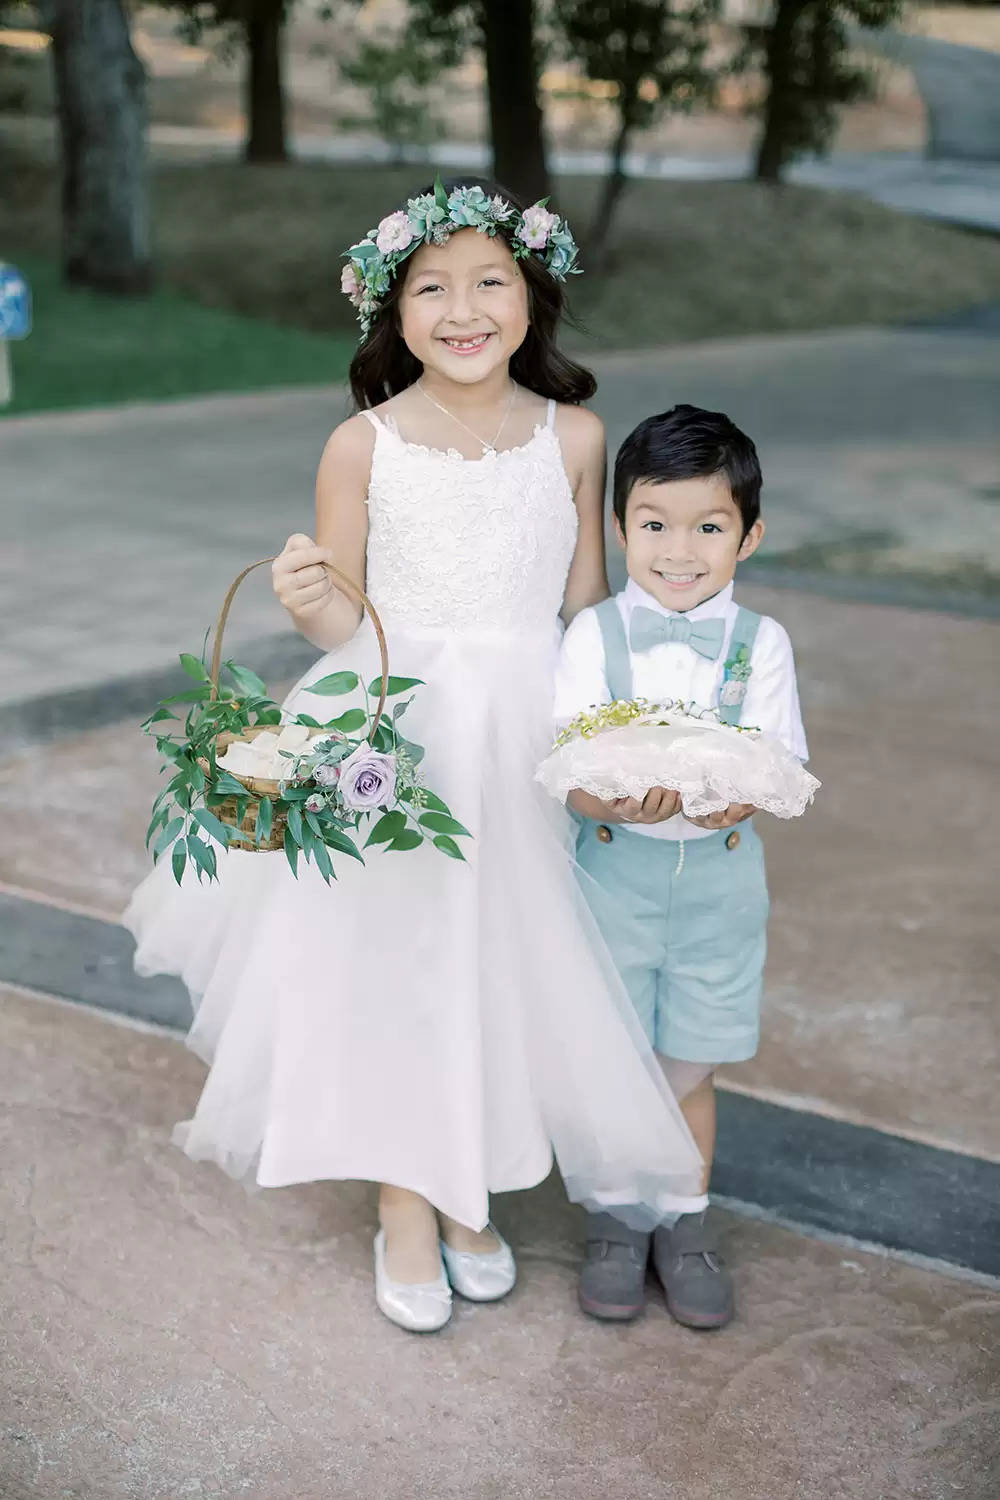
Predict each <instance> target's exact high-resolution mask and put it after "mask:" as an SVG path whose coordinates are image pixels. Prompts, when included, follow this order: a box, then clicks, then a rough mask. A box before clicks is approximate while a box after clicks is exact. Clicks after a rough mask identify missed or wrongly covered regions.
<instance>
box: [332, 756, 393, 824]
mask: <svg viewBox="0 0 1000 1500" xmlns="http://www.w3.org/2000/svg"><path fill="white" fill-rule="evenodd" d="M395 795H396V760H395V757H394V756H392V755H381V754H380V753H379V751H377V750H373V749H372V747H371V746H370V745H359V746H358V748H357V749H356V750H353V751H352V752H351V754H350V755H349V756H348V757H347V759H346V760H344V761H342V762H341V764H340V797H341V801H342V802H343V804H344V806H345V807H349V808H350V809H351V811H352V812H373V811H374V809H375V808H376V807H385V806H387V805H388V803H390V802H391V801H392V800H393V798H394V797H395Z"/></svg>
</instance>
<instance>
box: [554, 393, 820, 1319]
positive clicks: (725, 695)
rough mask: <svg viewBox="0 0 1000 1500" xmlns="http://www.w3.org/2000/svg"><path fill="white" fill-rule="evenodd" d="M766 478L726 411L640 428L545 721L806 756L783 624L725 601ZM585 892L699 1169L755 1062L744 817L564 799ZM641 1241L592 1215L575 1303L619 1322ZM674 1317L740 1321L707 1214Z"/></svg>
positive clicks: (763, 890)
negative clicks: (613, 719) (577, 721)
mask: <svg viewBox="0 0 1000 1500" xmlns="http://www.w3.org/2000/svg"><path fill="white" fill-rule="evenodd" d="M760 487H761V474H760V466H759V464H758V461H757V453H756V450H755V448H754V445H753V443H752V442H751V441H750V439H749V438H748V437H747V436H746V435H745V434H744V433H742V432H741V431H740V430H739V428H737V427H736V426H734V424H733V423H732V422H731V421H730V420H729V418H728V417H726V416H723V415H722V413H721V412H710V411H703V410H701V409H699V408H697V407H694V406H675V407H674V408H673V409H672V410H671V411H668V412H664V413H663V414H661V415H660V416H655V417H649V418H648V419H647V420H646V421H645V422H642V423H640V425H639V426H638V427H637V428H636V429H635V431H634V432H633V433H632V434H631V436H629V437H628V438H626V440H625V442H624V443H623V444H622V447H621V450H620V452H619V454H618V458H617V461H616V463H615V476H614V518H615V530H616V533H617V536H618V540H619V542H620V543H621V545H622V547H623V548H624V549H625V561H626V567H627V570H628V575H629V577H628V585H627V587H626V588H625V590H624V591H623V592H622V593H620V594H618V595H617V596H616V597H615V598H613V599H608V600H605V602H604V603H603V604H600V605H598V606H597V607H596V608H594V609H587V610H584V611H583V612H582V614H580V615H579V616H578V617H577V618H576V619H575V620H574V621H573V623H572V624H571V625H570V627H569V629H568V630H567V632H566V635H565V638H564V641H563V646H562V652H561V656H560V660H559V666H558V670H557V675H556V703H555V716H556V719H557V721H558V722H559V724H560V725H564V724H566V723H567V722H568V721H569V720H570V719H572V718H573V717H574V716H575V715H576V714H577V713H579V712H580V711H581V710H583V709H586V708H589V707H591V706H593V705H595V704H600V703H608V702H611V701H612V700H614V699H618V698H624V699H630V698H636V697H642V698H647V699H649V700H650V701H653V702H657V701H659V702H663V701H665V700H667V699H681V700H683V701H684V702H686V703H689V702H692V701H693V702H695V703H697V704H698V705H700V706H715V707H718V708H719V711H720V714H721V716H722V717H723V718H724V719H725V720H727V721H728V722H729V723H744V724H747V725H753V726H756V727H757V728H760V729H764V730H767V731H768V732H769V733H771V734H774V735H776V736H777V737H778V738H779V739H781V740H782V741H783V742H784V743H785V745H786V746H787V747H788V748H789V749H790V750H791V751H792V753H793V754H795V755H797V756H799V757H800V759H802V760H805V759H806V757H807V754H808V752H807V748H806V741H805V734H804V732H803V728H802V720H801V717H800V714H799V700H798V691H797V688H796V682H795V665H794V661H793V658H792V648H791V645H790V643H789V640H788V636H787V635H786V633H785V631H784V630H783V629H782V627H781V626H780V625H779V624H778V623H777V622H776V621H775V620H771V619H767V618H766V617H763V618H762V617H761V616H759V615H755V614H753V613H751V612H750V611H748V610H744V609H740V608H738V607H737V605H736V604H734V602H733V597H732V596H733V576H734V574H735V571H736V565H737V563H739V562H742V561H744V560H745V559H746V558H748V557H750V556H751V554H752V553H754V552H756V550H757V548H758V547H759V546H760V543H761V540H762V538H763V535H764V522H763V521H762V520H761V517H760ZM568 802H569V806H570V807H571V808H572V809H573V811H574V812H575V813H577V814H578V815H579V816H580V818H581V821H582V829H581V832H580V835H579V840H578V845H577V858H578V861H579V866H580V871H581V883H582V885H583V888H584V891H585V892H586V894H587V897H588V900H589V902H590V905H591V907H592V910H593V912H594V916H595V918H596V919H597V921H598V924H599V926H600V927H601V930H602V932H603V934H604V938H605V940H606V942H607V944H608V947H609V949H610V950H611V955H612V957H613V959H614V961H615V964H616V966H617V968H618V970H619V972H620V974H621V976H622V979H623V980H624V982H625V986H626V988H627V990H628V992H629V995H630V998H631V999H632V1002H633V1004H634V1005H635V1008H636V1011H637V1013H638V1015H639V1018H640V1020H641V1021H642V1023H643V1026H644V1028H645V1030H646V1033H647V1035H648V1036H649V1039H650V1041H651V1043H652V1045H653V1047H654V1049H655V1051H656V1053H657V1055H658V1058H659V1061H660V1063H661V1065H662V1067H663V1069H664V1072H665V1074H666V1077H667V1080H668V1082H669V1083H670V1085H671V1087H672V1089H673V1090H674V1093H675V1095H676V1096H677V1099H678V1102H679V1104H680V1107H681V1110H682V1112H683V1114H684V1117H685V1119H686V1120H687V1123H688V1126H689V1127H690V1130H691V1133H692V1135H693V1137H694V1139H695V1142H696V1144H697V1146H698V1148H699V1150H700V1152H701V1154H702V1157H703V1159H704V1161H705V1187H706V1189H707V1185H708V1178H709V1174H710V1171H711V1164H712V1156H713V1151H714V1147H715V1093H714V1084H713V1071H714V1069H715V1067H716V1066H717V1065H719V1064H721V1063H733V1062H741V1061H743V1060H744V1059H746V1058H749V1057H752V1056H753V1055H754V1053H755V1052H756V1050H757V1039H758V1031H759V1009H760V994H761V984H762V976H763V969H764V956H765V946H766V937H765V927H766V922H767V913H768V895H767V885H766V882H765V876H764V860H763V852H762V849H761V844H760V840H759V838H758V836H757V834H756V832H755V831H754V829H753V826H752V824H751V823H749V822H748V821H746V820H747V819H748V818H749V817H750V816H751V814H752V813H753V812H754V809H753V808H752V807H747V806H742V805H735V804H734V805H732V806H730V807H729V808H727V809H726V810H725V811H724V812H722V813H716V814H712V815H710V816H708V817H703V818H696V819H693V820H689V819H687V818H685V817H684V816H683V814H682V813H681V812H680V811H679V808H680V799H679V797H678V794H677V793H676V792H673V791H670V790H667V789H664V788H662V787H654V788H653V790H652V791H650V792H649V793H648V794H647V796H646V797H645V799H644V800H643V801H642V802H641V803H639V802H637V801H635V800H632V799H623V800H621V801H618V802H614V803H608V802H601V801H599V800H598V799H597V798H596V797H593V796H590V795H589V794H588V793H586V792H583V791H579V790H578V791H575V792H572V793H571V794H570V796H569V799H568ZM650 1238H651V1237H650V1235H648V1234H646V1233H642V1232H640V1231H638V1230H633V1229H630V1228H628V1227H626V1226H625V1225H624V1224H623V1223H622V1222H621V1221H620V1220H619V1219H618V1218H617V1217H614V1216H612V1215H611V1214H606V1213H592V1214H589V1215H588V1220H587V1245H586V1258H585V1263H584V1266H583V1270H582V1272H581V1277H580V1287H579V1296H580V1303H581V1306H582V1307H583V1309H584V1311H586V1312H588V1313H591V1314H592V1315H593V1316H595V1317H598V1318H607V1319H618V1320H625V1319H629V1318H633V1317H636V1316H637V1315H638V1313H639V1312H640V1311H641V1309H642V1305H643V1297H644V1291H643V1288H644V1283H645V1275H646V1264H647V1260H648V1257H649V1252H650ZM652 1255H653V1263H654V1266H655V1268H656V1271H657V1274H658V1276H659V1278H660V1280H661V1282H662V1283H663V1287H664V1291H665V1293H666V1300H667V1307H668V1309H669V1311H670V1312H671V1313H672V1315H673V1316H674V1317H675V1318H676V1319H677V1320H678V1321H679V1322H681V1323H685V1324H687V1325H688V1326H689V1327H692V1328H718V1327H721V1326H722V1325H723V1324H724V1323H728V1322H729V1320H730V1318H731V1317H732V1316H733V1290H732V1281H731V1278H730V1276H729V1273H728V1272H727V1271H726V1270H725V1269H724V1268H723V1266H722V1264H721V1262H720V1260H719V1257H718V1253H717V1248H716V1240H715V1236H714V1234H713V1232H712V1230H711V1227H710V1226H709V1225H708V1224H707V1223H706V1221H705V1215H704V1213H700V1214H686V1215H684V1216H682V1217H681V1218H680V1219H678V1220H677V1222H676V1223H675V1224H674V1225H673V1226H672V1227H669V1228H668V1227H666V1226H660V1227H659V1228H658V1229H656V1230H655V1232H654V1234H653V1235H652Z"/></svg>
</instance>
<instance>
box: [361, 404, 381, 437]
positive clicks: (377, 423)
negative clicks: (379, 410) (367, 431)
mask: <svg viewBox="0 0 1000 1500" xmlns="http://www.w3.org/2000/svg"><path fill="white" fill-rule="evenodd" d="M359 415H360V416H362V417H365V418H366V419H367V420H368V421H369V422H370V423H371V424H372V426H373V427H374V429H375V431H376V432H378V430H379V428H380V427H383V426H384V425H385V424H384V423H383V421H382V419H381V417H377V416H376V415H375V413H374V412H373V411H372V410H371V409H370V408H369V407H367V406H366V407H364V408H363V409H362V411H361V412H360V413H359Z"/></svg>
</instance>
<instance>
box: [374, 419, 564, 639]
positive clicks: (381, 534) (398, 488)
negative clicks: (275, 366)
mask: <svg viewBox="0 0 1000 1500" xmlns="http://www.w3.org/2000/svg"><path fill="white" fill-rule="evenodd" d="M364 415H365V416H366V417H367V418H368V419H369V421H370V422H371V424H372V426H373V427H374V429H375V449H374V453H373V454H372V471H371V481H370V484H369V488H368V585H367V586H368V593H369V595H370V596H371V599H372V602H373V604H374V605H375V608H376V609H377V610H378V611H379V614H380V615H381V616H382V618H383V620H384V621H385V623H386V624H387V625H395V626H396V627H397V628H402V629H404V630H405V629H406V627H407V626H419V627H423V628H430V629H435V628H437V629H446V630H452V629H462V630H487V631H498V630H499V631H505V630H514V631H518V632H519V633H523V632H524V631H533V630H546V631H547V630H551V628H552V625H553V623H554V621H555V619H556V616H557V615H558V613H559V609H560V607H561V605H562V599H563V593H564V591H565V587H566V579H567V576H568V574H569V566H570V563H571V561H572V558H573V551H574V548H575V546H576V532H577V514H576V506H575V505H574V503H573V494H572V490H571V488H570V483H569V480H568V479H567V477H566V470H565V469H564V467H563V462H562V453H561V450H560V447H559V439H558V438H557V436H556V433H555V430H554V427H553V424H552V418H553V415H554V404H550V410H549V420H548V423H547V424H546V425H539V426H538V427H536V428H535V433H534V436H533V437H532V438H531V440H530V441H529V442H527V443H525V444H523V446H521V447H520V448H510V449H507V450H506V451H505V452H498V453H487V454H486V455H485V456H484V457H483V458H481V459H466V458H463V457H462V455H461V454H460V453H458V452H456V451H455V450H453V449H452V450H449V451H448V452H442V451H441V450H439V449H436V448H425V447H422V446H421V445H419V444H417V443H408V442H406V441H405V439H403V438H402V437H400V435H399V434H398V433H397V432H395V431H394V430H393V429H392V428H390V427H387V426H386V425H385V424H384V423H383V422H381V421H380V420H379V418H378V417H376V416H375V415H374V413H373V412H365V413H364Z"/></svg>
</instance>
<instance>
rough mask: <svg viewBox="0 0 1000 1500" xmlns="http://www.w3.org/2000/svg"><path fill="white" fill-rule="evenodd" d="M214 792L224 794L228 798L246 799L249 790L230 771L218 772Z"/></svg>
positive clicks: (214, 782)
mask: <svg viewBox="0 0 1000 1500" xmlns="http://www.w3.org/2000/svg"><path fill="white" fill-rule="evenodd" d="M212 790H213V791H215V792H220V793H223V794H224V795H225V796H227V797H245V796H246V792H247V789H246V787H245V786H244V785H243V783H242V781H237V780H236V777H235V776H234V775H233V774H232V772H230V771H225V770H223V771H216V773H215V780H214V781H213V783H212Z"/></svg>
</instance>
